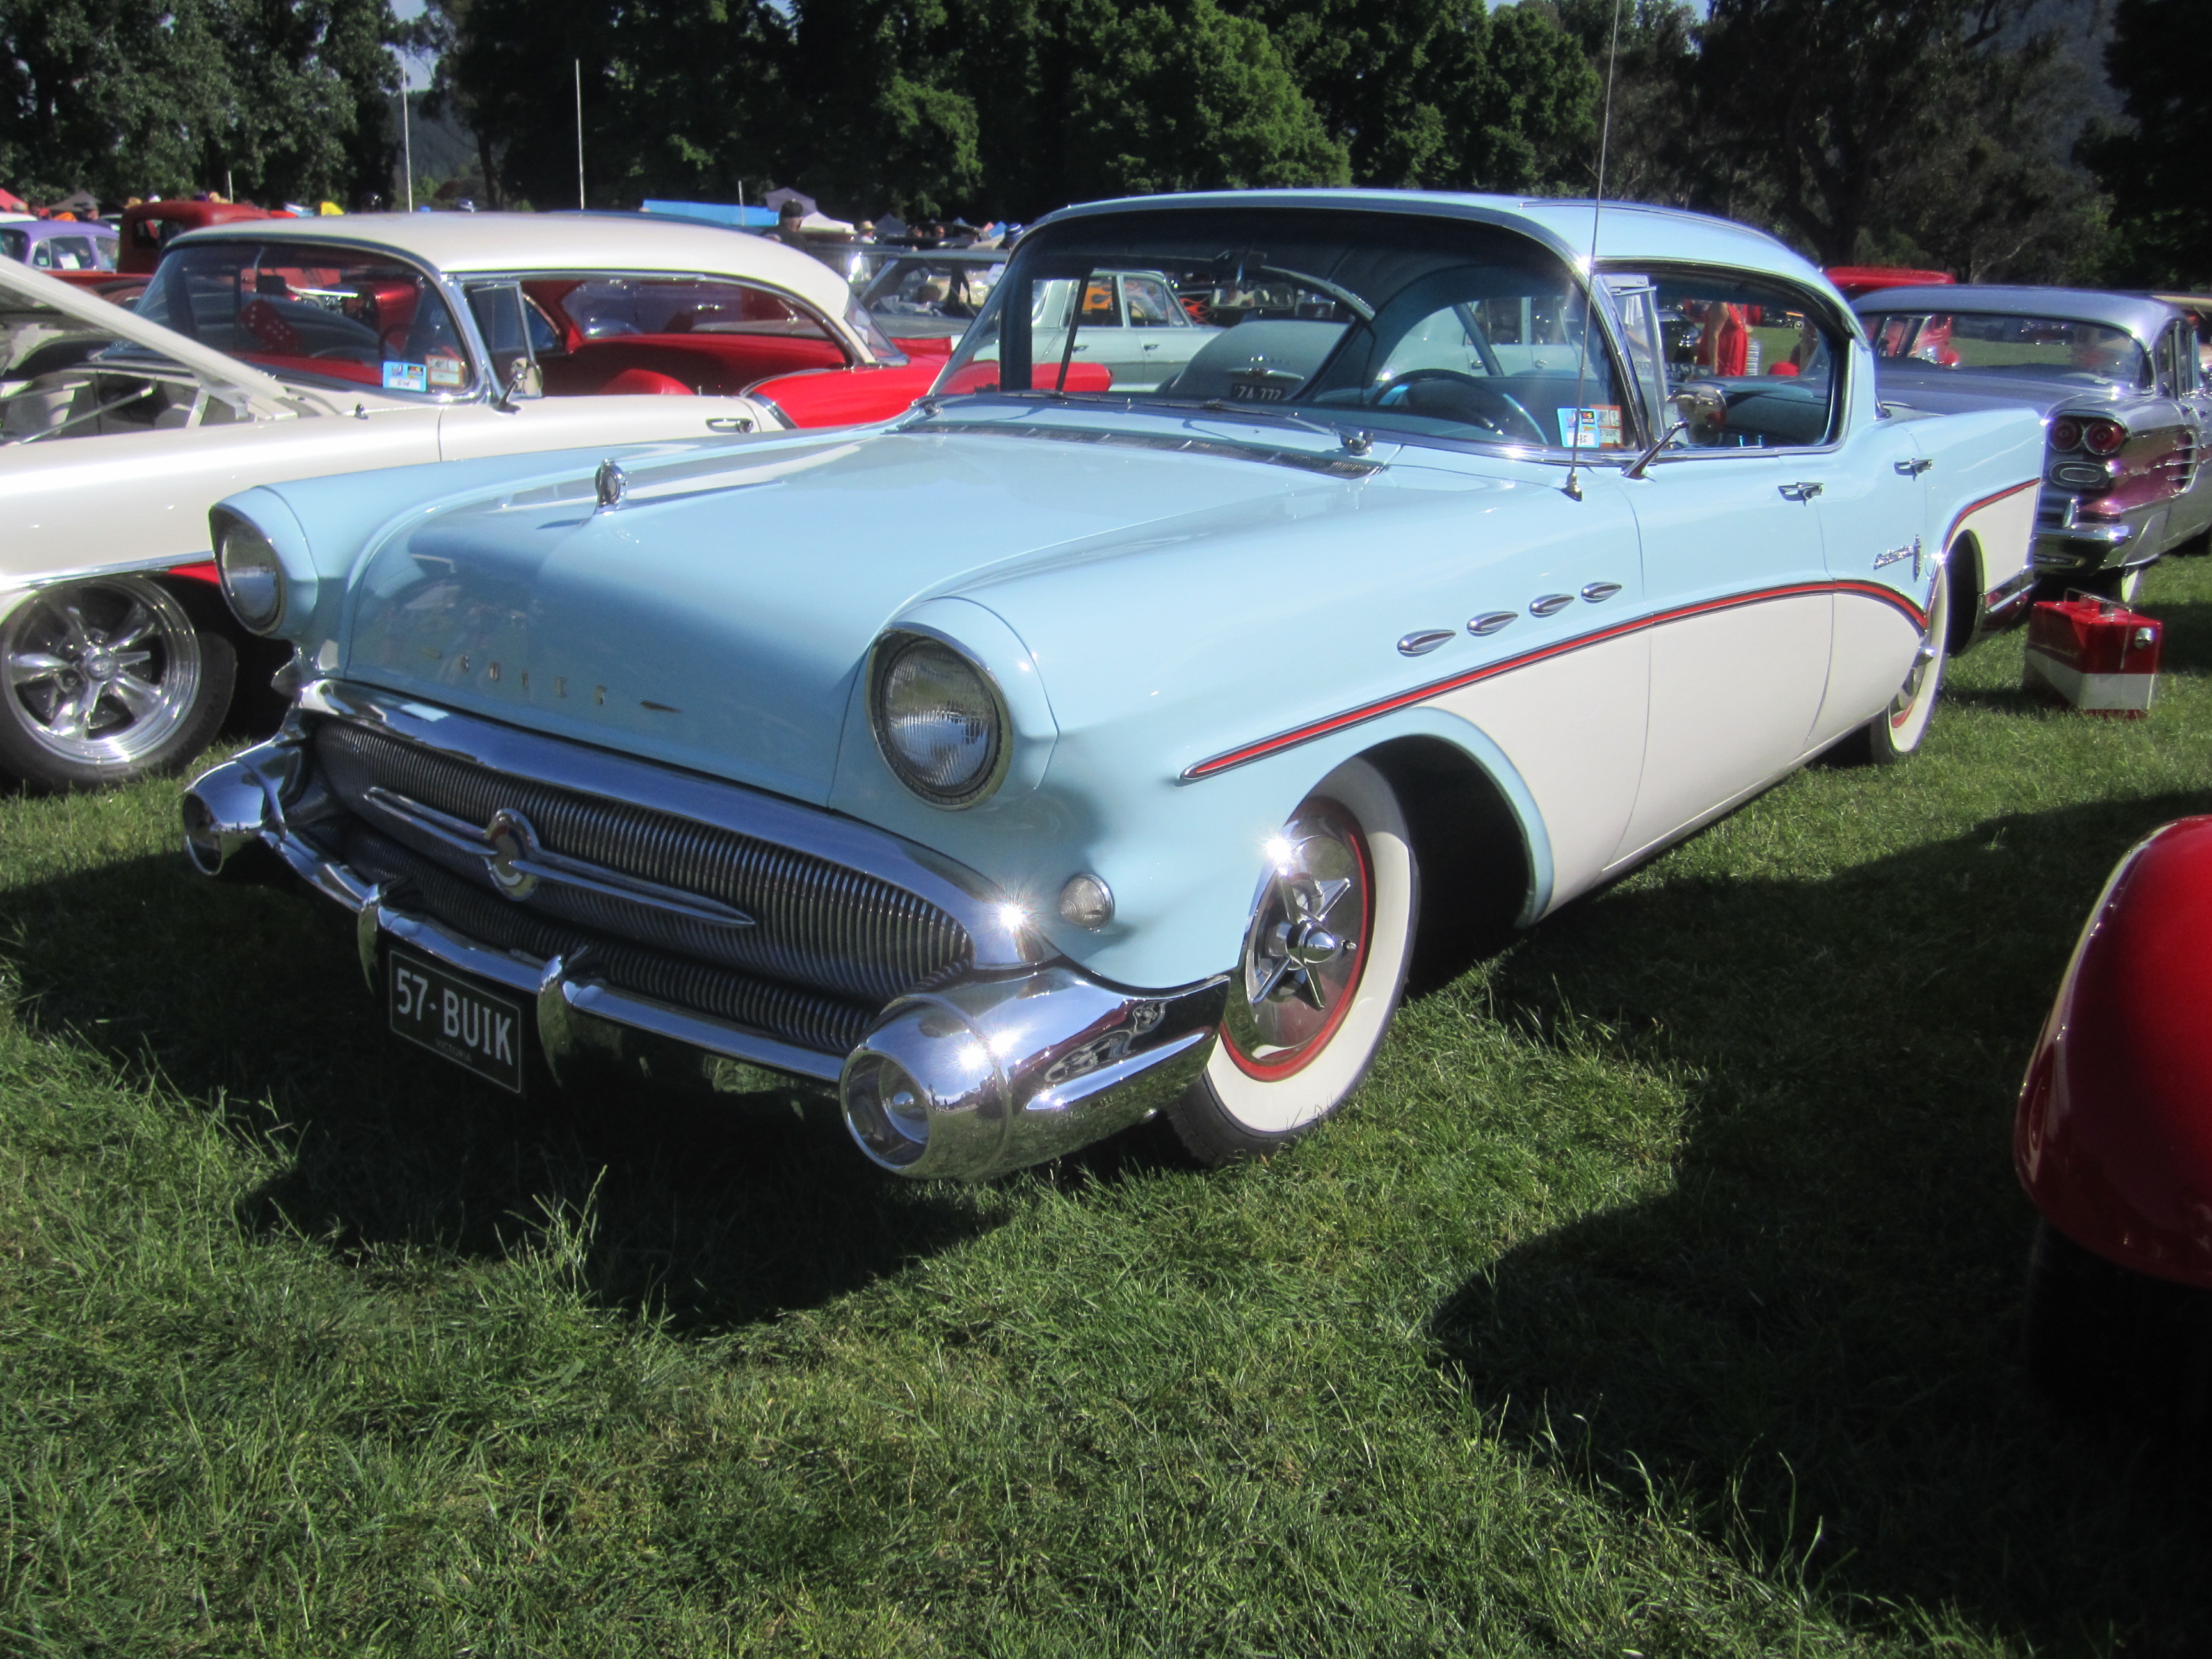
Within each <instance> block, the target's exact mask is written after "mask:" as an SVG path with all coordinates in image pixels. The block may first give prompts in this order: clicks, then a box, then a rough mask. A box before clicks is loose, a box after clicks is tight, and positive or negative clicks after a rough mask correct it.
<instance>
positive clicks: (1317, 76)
mask: <svg viewBox="0 0 2212 1659" xmlns="http://www.w3.org/2000/svg"><path fill="white" fill-rule="evenodd" d="M1235 9H1237V10H1240V11H1242V12H1243V14H1244V15H1247V16H1250V17H1253V18H1255V19H1257V20H1258V21H1262V22H1264V23H1266V24H1267V27H1268V28H1269V29H1270V30H1271V31H1272V33H1273V35H1274V37H1275V39H1276V41H1277V42H1278V44H1279V47H1280V49H1281V51H1282V52H1283V55H1284V57H1285V58H1286V59H1287V60H1288V61H1289V63H1290V64H1291V70H1292V73H1293V74H1294V75H1295V76H1297V82H1298V85H1299V87H1300V88H1301V89H1302V90H1304V93H1305V94H1306V96H1307V97H1308V98H1309V99H1310V100H1312V102H1313V104H1314V106H1315V107H1316V109H1317V110H1318V111H1319V112H1321V116H1322V120H1323V122H1324V124H1325V125H1326V126H1327V128H1328V132H1329V135H1330V136H1331V137H1333V138H1334V139H1336V140H1337V141H1338V142H1339V143H1342V144H1344V145H1345V146H1346V149H1347V151H1348V153H1349V155H1350V160H1351V164H1352V177H1353V178H1354V179H1357V180H1358V182H1359V183H1361V184H1363V185H1381V186H1384V187H1389V188H1412V187H1419V186H1422V185H1428V186H1431V187H1458V188H1472V189H1487V190H1509V191H1518V190H1537V189H1548V188H1554V187H1557V186H1559V185H1564V184H1566V183H1569V182H1571V181H1572V180H1575V179H1577V177H1578V176H1579V175H1580V173H1581V172H1582V168H1583V150H1584V149H1586V148H1587V147H1588V146H1589V143H1590V141H1591V138H1592V136H1593V134H1594V133H1595V127H1594V126H1593V125H1592V123H1591V110H1592V107H1593V105H1594V101H1595V94H1596V88H1597V82H1596V78H1595V75H1594V74H1593V73H1592V71H1591V69H1590V66H1589V64H1588V62H1587V61H1586V60H1585V57H1584V55H1583V53H1581V52H1578V51H1577V49H1576V43H1575V42H1574V40H1572V38H1571V36H1569V35H1567V34H1565V33H1563V32H1562V31H1561V30H1560V29H1559V27H1558V19H1557V15H1556V14H1555V13H1554V12H1553V11H1552V10H1551V9H1549V8H1548V7H1547V6H1545V5H1541V4H1533V3H1522V4H1518V5H1514V6H1509V7H1504V8H1502V9H1499V10H1498V11H1496V12H1492V11H1491V10H1490V9H1489V8H1488V7H1487V6H1486V5H1485V4H1484V3H1482V0H1400V3H1397V4H1394V5H1376V4H1373V3H1370V0H1242V3H1240V4H1238V5H1237V6H1236V7H1235Z"/></svg>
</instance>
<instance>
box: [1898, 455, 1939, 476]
mask: <svg viewBox="0 0 2212 1659" xmlns="http://www.w3.org/2000/svg"><path fill="white" fill-rule="evenodd" d="M1890 465H1892V466H1893V467H1895V468H1896V469H1897V470H1898V471H1899V474H1901V475H1902V476H1903V477H1907V478H1917V477H1919V476H1920V475H1921V474H1922V473H1923V472H1925V471H1927V470H1928V469H1929V467H1931V466H1933V465H1936V463H1935V462H1933V461H1931V460H1929V459H1928V458H1927V457H1926V456H1925V455H1922V456H1919V457H1917V458H1916V459H1912V460H1910V461H1892V462H1891V463H1890Z"/></svg>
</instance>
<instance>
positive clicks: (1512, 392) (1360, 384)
mask: <svg viewBox="0 0 2212 1659" xmlns="http://www.w3.org/2000/svg"><path fill="white" fill-rule="evenodd" d="M1117 289H1118V290H1119V294H1120V296H1121V298H1122V299H1123V300H1125V301H1126V302H1127V305H1128V307H1129V323H1128V325H1129V326H1130V327H1132V328H1133V329H1134V328H1139V327H1145V328H1159V327H1163V326H1168V327H1175V328H1177V329H1179V330H1183V331H1185V332H1184V333H1183V334H1182V338H1183V339H1184V340H1187V341H1188V342H1189V343H1190V344H1191V346H1192V348H1193V349H1192V350H1191V352H1190V354H1189V356H1188V357H1187V358H1182V357H1181V354H1180V353H1178V354H1177V358H1176V359H1164V360H1162V362H1161V363H1160V364H1158V365H1155V366H1154V367H1153V368H1152V370H1151V373H1152V374H1157V375H1158V379H1157V380H1153V379H1150V378H1138V377H1136V376H1132V379H1131V380H1130V382H1129V383H1127V384H1116V383H1114V382H1113V381H1112V380H1111V379H1110V376H1111V374H1112V372H1113V368H1114V366H1113V365H1112V364H1110V363H1109V362H1103V361H1100V360H1099V359H1098V358H1097V357H1095V356H1094V357H1091V358H1085V356H1082V355H1081V349H1082V345H1083V343H1082V342H1081V341H1080V340H1079V338H1078V336H1079V334H1080V333H1081V332H1082V331H1083V329H1084V327H1085V325H1091V326H1096V325H1098V324H1099V323H1100V322H1101V321H1103V320H1107V319H1112V318H1113V316H1114V314H1115V313H1114V309H1113V307H1115V298H1116V290H1117ZM1079 301H1080V302H1079ZM1176 311H1180V312H1181V313H1182V321H1180V322H1177V321H1176V320H1175V318H1174V314H1173V313H1175V312H1176ZM1587 314H1588V312H1587V301H1586V300H1585V299H1584V297H1583V292H1582V290H1581V289H1580V287H1579V285H1578V284H1577V283H1576V281H1575V279H1574V277H1573V276H1572V274H1571V272H1570V271H1569V270H1568V269H1567V267H1566V265H1565V264H1564V263H1563V262H1562V261H1561V260H1560V259H1559V258H1558V257H1557V256H1556V255H1554V254H1553V253H1551V252H1549V251H1547V250H1546V249H1545V248H1543V247H1541V246H1540V245H1538V244H1537V243H1535V242H1534V240H1530V239H1529V238H1528V237H1525V236H1522V235H1521V234H1517V233H1515V232H1511V231H1507V230H1504V229H1500V228H1495V227H1491V226H1483V225H1476V224H1472V223H1467V222H1453V221H1449V220H1443V219H1423V220H1415V219H1413V218H1410V217H1407V218H1402V219H1401V218H1395V217H1393V216H1386V215H1379V214H1368V213H1358V214H1352V213H1326V212H1316V211H1310V210H1306V211H1301V210H1281V209H1273V208H1225V209H1218V210H1213V209H1209V210H1204V211H1195V210H1193V211H1182V212H1177V213H1174V214H1167V213H1145V212H1138V213H1130V214H1113V215H1109V214H1101V215H1098V216H1087V217H1083V218H1078V219H1071V220H1068V221H1066V222H1062V223H1060V224H1058V225H1053V226H1047V227H1044V228H1041V229H1039V230H1037V231H1035V232H1032V233H1031V234H1030V236H1029V237H1028V238H1027V239H1025V240H1024V242H1023V243H1022V245H1021V246H1020V247H1019V248H1018V249H1017V250H1016V252H1015V253H1014V255H1013V257H1012V259H1011V260H1010V261H1009V263H1008V265H1007V269H1006V277H1005V278H1004V279H1003V280H1002V281H1001V282H1000V284H999V286H998V288H997V289H996V291H995V292H994V295H993V298H992V302H991V305H990V307H988V308H987V310H986V312H985V313H984V315H983V316H982V317H981V318H980V319H978V320H977V321H976V323H975V326H974V327H972V328H971V329H970V330H969V332H968V334H967V336H966V337H965V338H964V339H963V342H962V343H961V346H960V348H959V349H957V351H955V352H954V354H953V356H952V357H951V361H950V362H948V364H947V366H946V368H945V372H944V374H942V375H940V377H939V380H938V390H939V392H940V393H941V394H946V395H950V394H957V393H959V392H983V391H992V390H995V391H998V392H1001V393H1012V392H1030V391H1032V390H1036V391H1048V390H1056V389H1058V388H1060V387H1061V386H1063V384H1064V385H1065V386H1066V391H1067V392H1068V393H1070V394H1071V395H1085V394H1091V393H1103V394H1109V395H1111V396H1113V397H1115V398H1116V399H1117V400H1118V399H1121V398H1127V399H1129V400H1131V402H1132V403H1133V404H1136V405H1138V406H1142V405H1143V404H1146V403H1147V402H1157V403H1160V404H1169V405H1173V404H1197V405H1200V406H1201V407H1203V406H1206V405H1209V404H1251V405H1261V404H1266V405H1272V406H1274V407H1277V408H1279V409H1280V410H1282V411H1283V412H1285V413H1291V412H1293V411H1296V410H1311V411H1315V412H1316V413H1319V414H1322V415H1324V416H1332V417H1338V418H1340V417H1341V416H1345V415H1351V416H1355V417H1356V418H1357V419H1358V422H1359V423H1360V424H1361V425H1363V426H1371V427H1373V428H1376V429H1377V430H1378V431H1379V430H1382V429H1388V430H1389V431H1391V432H1393V433H1394V434H1398V435H1406V436H1409V437H1413V438H1419V439H1435V440H1438V441H1465V442H1474V443H1505V444H1510V445H1513V446H1516V447H1541V448H1544V449H1566V448H1568V447H1571V446H1574V447H1584V448H1599V447H1620V446H1622V445H1624V444H1625V443H1626V442H1627V441H1630V439H1631V438H1632V436H1633V435H1634V434H1635V433H1637V432H1638V431H1639V430H1640V429H1641V423H1640V422H1639V421H1638V418H1637V416H1636V413H1635V411H1634V410H1633V408H1632V406H1631V405H1627V404H1624V401H1623V398H1622V396H1621V393H1620V386H1621V384H1622V383H1621V381H1620V379H1619V376H1618V374H1617V369H1616V364H1615V362H1614V358H1613V350H1612V348H1611V346H1610V344H1609V343H1607V339H1606V338H1605V337H1604V334H1603V331H1597V332H1596V333H1595V334H1590V333H1588V332H1586V321H1587ZM1140 315H1144V316H1146V317H1147V318H1153V317H1158V316H1166V317H1167V318H1168V319H1169V320H1168V322H1167V323H1166V324H1164V325H1163V324H1161V323H1159V322H1158V321H1152V320H1145V321H1139V316H1140ZM1586 344H1587V346H1588V348H1589V349H1587V350H1585V345H1586ZM1161 368H1171V371H1172V372H1169V373H1164V374H1163V373H1161V372H1160V370H1161Z"/></svg>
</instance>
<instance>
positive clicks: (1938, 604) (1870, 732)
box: [1866, 563, 1951, 766]
mask: <svg viewBox="0 0 2212 1659" xmlns="http://www.w3.org/2000/svg"><path fill="white" fill-rule="evenodd" d="M1950 637H1951V568H1950V566H1949V565H1948V563H1945V564H1942V565H1939V566H1937V567H1936V586H1935V590H1934V592H1931V593H1930V594H1929V596H1928V630H1927V634H1926V635H1925V637H1924V638H1923V639H1922V641H1921V642H1920V644H1919V645H1918V647H1916V648H1915V650H1914V652H1913V653H1912V666H1911V668H1910V669H1909V670H1907V671H1906V672H1905V684H1903V685H1901V686H1899V688H1898V690H1897V696H1894V697H1893V698H1892V699H1891V700H1890V704H1889V707H1888V708H1885V709H1883V710H1882V711H1881V714H1878V715H1876V716H1875V719H1874V720H1872V721H1871V722H1870V723H1869V725H1868V726H1867V728H1866V746H1867V758H1868V759H1869V760H1871V761H1872V762H1874V763H1875V765H1877V766H1890V765H1894V764H1895V763H1897V762H1899V761H1901V760H1903V759H1904V758H1905V757H1906V756H1907V755H1910V754H1911V753H1912V752H1913V751H1914V750H1917V749H1918V748H1919V747H1920V741H1921V739H1922V738H1925V737H1926V736H1927V735H1928V724H1929V721H1930V720H1934V719H1935V718H1936V699H1937V698H1938V697H1939V696H1942V691H1943V665H1944V662H1945V659H1946V654H1947V653H1946V649H1945V647H1946V646H1947V645H1948V642H1949V640H1950Z"/></svg>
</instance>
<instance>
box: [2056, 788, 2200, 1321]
mask: <svg viewBox="0 0 2212 1659" xmlns="http://www.w3.org/2000/svg"><path fill="white" fill-rule="evenodd" d="M2206 939H2212V817H2193V818H2183V819H2180V820H2179V821H2177V822H2175V823H2169V824H2166V825H2165V826H2164V827H2163V828H2161V829H2157V830H2155V831H2154V832H2153V833H2152V834H2151V835H2150V836H2148V837H2147V838H2146V839H2144V840H2143V841H2142V842H2140V843H2138V844H2137V845H2136V847H2135V848H2133V849H2132V850H2131V851H2130V852H2129V854H2127V856H2126V857H2125V858H2124V859H2122V860H2120V862H2119V866H2118V868H2117V869H2115V870H2114V871H2113V872H2112V879H2111V880H2110V881H2109V882H2108V883H2106V887H2105V890H2104V893H2103V895H2102V896H2100V898H2099V899H2098V901H2097V906H2096V908H2095V909H2094V910H2093V911H2092V912H2091V913H2090V917H2089V922H2088V926H2087V927H2085V928H2084V929H2083V930H2082V933H2081V941H2080V943H2078V944H2077V945H2075V949H2074V957H2073V960H2072V961H2071V962H2070V963H2068V964H2067V969H2066V977H2065V978H2064V980H2063V981H2061V983H2060V985H2059V987H2058V997H2057V1001H2056V1003H2055V1004H2054V1005H2053V1006H2052V1008H2051V1018H2050V1019H2049V1020H2048V1021H2046V1022H2045V1025H2044V1028H2043V1035H2042V1036H2041V1038H2040V1039H2039V1041H2038V1042H2037V1044H2036V1048H2035V1056H2034V1058H2033V1060H2031V1061H2030V1063H2029V1065H2028V1068H2027V1081H2026V1083H2025V1084H2024V1085H2023V1086H2022V1087H2021V1095H2020V1104H2019V1108H2018V1111H2017V1114H2016V1115H2015V1120H2014V1125H2013V1164H2014V1167H2015V1170H2017V1171H2018V1172H2019V1176H2020V1180H2021V1185H2022V1186H2023V1187H2025V1188H2027V1194H2028V1196H2029V1197H2030V1198H2032V1199H2033V1200H2034V1201H2035V1206H2036V1208H2038V1209H2039V1210H2040V1211H2042V1212H2043V1213H2044V1215H2045V1217H2046V1218H2048V1219H2049V1220H2050V1222H2051V1225H2053V1226H2054V1227H2056V1228H2057V1229H2058V1231H2060V1232H2062V1233H2064V1234H2065V1235H2066V1236H2067V1237H2069V1238H2071V1239H2072V1240H2074V1241H2075V1243H2078V1244H2081V1245H2082V1246H2084V1247H2085V1248H2087V1249H2091V1250H2094V1251H2095V1252H2097V1254H2099V1255H2102V1256H2105V1257H2106V1258H2108V1259H2109V1260H2111V1261H2117V1262H2118V1263H2119V1264H2120V1265H2121V1266H2123V1267H2130V1268H2132V1269H2134V1270H2135V1271H2136V1272H2138V1273H2148V1274H2149V1275H2151V1276H2152V1277H2154V1278H2157V1279H2171V1280H2173V1281H2175V1282H2177V1283H2180V1284H2185V1285H2203V1286H2207V1287H2212V1042H2207V1041H2206V1040H2205V1030H2206V1026H2205V1009H2206V1008H2207V1006H2212V953H2208V952H2207V951H2206V950H2205V948H2204V941H2205V940H2206Z"/></svg>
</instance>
